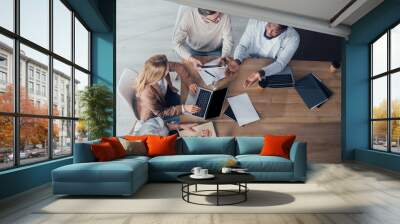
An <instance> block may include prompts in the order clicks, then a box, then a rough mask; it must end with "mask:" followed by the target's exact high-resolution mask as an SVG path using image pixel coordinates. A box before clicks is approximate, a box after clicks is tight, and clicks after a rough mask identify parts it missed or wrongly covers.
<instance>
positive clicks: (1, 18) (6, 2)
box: [0, 0, 14, 31]
mask: <svg viewBox="0 0 400 224" xmlns="http://www.w3.org/2000/svg"><path fill="white" fill-rule="evenodd" d="M13 18H14V0H1V7H0V26H1V27H3V28H5V29H8V30H10V31H14V19H13Z"/></svg>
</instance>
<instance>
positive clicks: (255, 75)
mask: <svg viewBox="0 0 400 224" xmlns="http://www.w3.org/2000/svg"><path fill="white" fill-rule="evenodd" d="M259 81H261V75H260V73H258V72H254V73H252V74H251V75H249V77H248V78H247V79H246V81H244V84H243V87H244V88H248V87H250V86H251V85H253V84H254V83H256V82H259Z"/></svg>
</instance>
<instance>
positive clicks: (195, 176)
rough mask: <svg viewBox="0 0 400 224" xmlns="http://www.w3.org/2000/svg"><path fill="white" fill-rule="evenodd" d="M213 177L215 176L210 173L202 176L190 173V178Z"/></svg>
mask: <svg viewBox="0 0 400 224" xmlns="http://www.w3.org/2000/svg"><path fill="white" fill-rule="evenodd" d="M214 177H215V176H214V175H212V174H207V175H204V176H200V175H194V174H192V175H190V178H193V179H211V178H214Z"/></svg>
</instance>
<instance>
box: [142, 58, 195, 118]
mask: <svg viewBox="0 0 400 224" xmlns="http://www.w3.org/2000/svg"><path fill="white" fill-rule="evenodd" d="M169 72H176V73H177V74H178V75H179V76H180V78H181V80H182V81H183V83H184V84H186V85H187V86H188V87H189V90H190V91H191V92H193V93H195V92H196V91H197V84H196V83H194V81H193V80H192V78H191V77H190V75H189V73H188V72H187V70H186V68H185V67H184V66H183V65H182V64H180V63H176V62H169V61H168V59H167V57H166V56H165V55H154V56H152V57H150V58H149V59H148V60H147V61H146V62H145V64H144V69H143V71H142V72H141V73H140V74H139V77H138V80H137V84H136V100H137V104H136V109H137V111H138V114H139V119H140V120H141V121H147V120H148V119H151V118H154V117H161V118H163V119H164V118H167V117H171V116H178V115H181V114H182V113H183V112H189V113H196V112H199V111H200V108H199V107H197V106H195V105H171V104H170V102H168V100H166V98H167V96H168V95H171V94H173V92H174V88H173V86H172V83H171V79H170V76H169ZM175 94H176V93H175ZM175 104H176V103H175Z"/></svg>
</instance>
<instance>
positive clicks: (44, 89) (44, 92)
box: [42, 86, 46, 97]
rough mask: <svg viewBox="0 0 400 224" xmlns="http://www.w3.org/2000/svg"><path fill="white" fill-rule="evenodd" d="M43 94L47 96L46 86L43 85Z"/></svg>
mask: <svg viewBox="0 0 400 224" xmlns="http://www.w3.org/2000/svg"><path fill="white" fill-rule="evenodd" d="M42 96H44V97H45V96H46V86H42Z"/></svg>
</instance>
